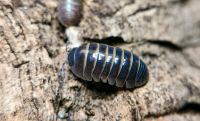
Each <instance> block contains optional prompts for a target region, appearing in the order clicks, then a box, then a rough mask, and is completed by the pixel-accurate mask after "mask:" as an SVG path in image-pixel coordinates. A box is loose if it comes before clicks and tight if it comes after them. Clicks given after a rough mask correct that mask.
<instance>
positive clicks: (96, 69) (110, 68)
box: [68, 43, 149, 88]
mask: <svg viewBox="0 0 200 121" xmlns="http://www.w3.org/2000/svg"><path fill="white" fill-rule="evenodd" d="M68 62H69V66H70V68H71V70H72V72H73V73H74V74H75V75H76V76H78V77H79V78H81V79H83V80H88V81H92V80H94V81H96V82H99V81H102V82H104V83H109V84H110V85H116V86H117V87H126V88H134V87H139V86H142V85H144V84H145V83H146V82H147V81H148V76H149V75H148V69H147V66H146V65H145V64H144V63H143V62H142V60H141V59H139V58H138V57H137V56H136V55H134V54H132V53H131V52H129V51H127V50H123V49H121V48H118V47H112V46H108V45H105V44H98V43H88V44H83V45H81V46H80V47H77V48H73V49H72V50H71V51H70V52H69V56H68Z"/></svg>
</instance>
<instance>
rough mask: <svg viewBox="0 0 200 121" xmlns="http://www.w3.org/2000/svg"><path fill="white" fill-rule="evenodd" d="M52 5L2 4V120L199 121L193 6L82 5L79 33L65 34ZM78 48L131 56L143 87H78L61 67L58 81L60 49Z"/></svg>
mask: <svg viewBox="0 0 200 121" xmlns="http://www.w3.org/2000/svg"><path fill="white" fill-rule="evenodd" d="M57 4H58V1H57V0H0V120H2V121H12V120H13V121H27V120H31V121H35V120H38V121H40V120H42V121H43V120H44V121H56V120H57V121H62V120H68V121H71V120H74V121H85V120H89V121H101V120H106V121H117V120H120V121H132V120H136V121H138V120H147V121H151V120H157V121H161V120H162V121H163V120H164V121H170V120H184V121H191V120H192V121H198V120H199V118H200V116H199V114H200V110H199V108H198V107H199V106H200V83H199V81H200V76H199V73H200V63H199V61H200V40H199V38H200V16H199V11H200V7H199V4H200V1H199V0H107V1H106V0H85V1H84V2H83V7H84V9H83V18H82V20H81V22H80V24H79V26H77V27H71V28H66V30H65V28H64V27H63V26H61V24H59V22H58V19H57V9H56V7H57ZM83 41H86V42H87V41H88V42H92V41H95V42H97V41H99V42H103V43H106V44H111V45H113V46H119V47H122V48H126V49H128V50H130V51H133V52H134V53H137V54H138V55H139V56H140V57H141V58H143V60H144V61H145V62H146V63H147V65H148V67H149V72H150V80H149V83H148V84H147V85H146V86H144V87H142V88H138V89H135V90H117V89H115V88H112V87H109V86H106V85H99V84H93V83H84V82H83V81H81V80H80V79H77V78H76V77H74V76H73V75H72V73H71V72H70V71H68V69H67V68H68V67H67V65H65V78H64V80H62V79H59V78H58V72H59V69H60V68H61V65H62V64H63V62H64V61H65V60H66V54H67V53H66V50H68V49H70V48H71V47H72V46H74V44H78V43H82V42H83Z"/></svg>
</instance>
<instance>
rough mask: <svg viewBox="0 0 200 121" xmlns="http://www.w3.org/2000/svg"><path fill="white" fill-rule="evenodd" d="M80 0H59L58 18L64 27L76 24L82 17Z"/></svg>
mask: <svg viewBox="0 0 200 121" xmlns="http://www.w3.org/2000/svg"><path fill="white" fill-rule="evenodd" d="M81 12H82V0H59V4H58V19H59V21H60V23H61V24H62V25H64V26H65V27H68V26H74V25H77V24H78V23H79V22H80V20H81V17H82V14H81Z"/></svg>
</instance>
